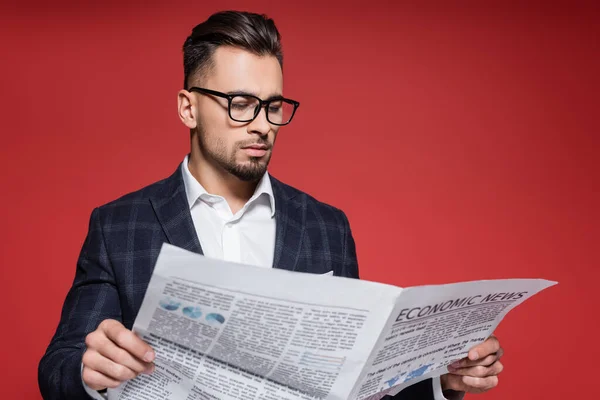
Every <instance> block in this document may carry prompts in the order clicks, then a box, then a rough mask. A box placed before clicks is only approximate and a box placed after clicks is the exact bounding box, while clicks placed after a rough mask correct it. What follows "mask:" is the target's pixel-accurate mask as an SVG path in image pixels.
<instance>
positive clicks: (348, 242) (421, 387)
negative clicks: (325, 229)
mask: <svg viewBox="0 0 600 400" xmlns="http://www.w3.org/2000/svg"><path fill="white" fill-rule="evenodd" d="M342 217H343V218H342V219H343V225H344V262H343V271H342V276H345V277H348V278H356V279H358V277H359V273H358V259H357V256H356V245H355V243H354V238H353V237H352V230H351V229H350V223H349V222H348V217H346V214H344V213H342ZM386 398H387V399H394V400H434V394H433V386H432V382H431V379H426V380H424V381H421V382H419V383H416V384H414V385H412V386H409V387H407V388H406V389H404V390H403V391H401V392H400V393H398V394H397V395H395V396H394V397H391V396H386Z"/></svg>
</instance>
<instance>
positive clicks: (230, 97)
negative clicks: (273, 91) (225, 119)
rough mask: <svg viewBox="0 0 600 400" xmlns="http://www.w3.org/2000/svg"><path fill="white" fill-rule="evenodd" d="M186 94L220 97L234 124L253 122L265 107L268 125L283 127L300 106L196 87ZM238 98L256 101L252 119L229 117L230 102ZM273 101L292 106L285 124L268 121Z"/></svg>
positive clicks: (282, 98)
mask: <svg viewBox="0 0 600 400" xmlns="http://www.w3.org/2000/svg"><path fill="white" fill-rule="evenodd" d="M188 92H198V93H204V94H210V95H213V96H217V97H221V98H223V99H227V114H229V118H231V119H232V120H234V121H236V122H245V123H248V122H252V121H254V120H255V119H256V117H258V114H260V110H261V108H263V107H265V114H266V116H267V121H269V123H270V124H273V125H277V126H284V125H287V124H289V123H290V122H292V119H293V118H294V114H296V110H297V109H298V107H299V106H300V103H299V102H297V101H296V100H292V99H286V98H285V97H274V98H272V99H268V100H263V99H261V98H258V97H256V96H254V95H252V94H247V93H235V94H227V93H223V92H217V91H216V90H211V89H205V88H201V87H196V86H193V87H191V88H189V89H188ZM238 96H244V97H252V98H253V99H256V100H257V101H258V105H257V106H256V108H255V109H254V116H253V117H252V119H249V120H239V119H235V118H233V116H232V115H231V102H232V100H233V99H234V98H235V97H238ZM274 101H283V102H285V103H288V104H291V105H293V106H294V109H293V110H292V115H290V118H289V119H288V120H287V122H285V123H283V124H278V123H275V122H273V121H271V120H270V119H269V104H271V103H272V102H274Z"/></svg>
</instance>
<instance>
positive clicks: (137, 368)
mask: <svg viewBox="0 0 600 400" xmlns="http://www.w3.org/2000/svg"><path fill="white" fill-rule="evenodd" d="M86 342H87V343H88V348H93V349H95V350H96V351H97V352H98V353H100V354H101V355H103V356H104V357H106V358H108V359H109V360H112V361H114V362H115V363H117V364H120V365H124V366H126V367H127V368H129V369H131V370H132V371H134V372H136V373H138V374H139V373H142V372H145V373H151V372H152V370H153V369H154V367H153V364H152V363H146V362H144V361H141V360H139V359H137V358H136V357H134V356H133V355H131V354H130V353H129V352H128V351H126V350H124V349H122V348H120V347H118V346H117V345H116V344H115V343H113V342H112V341H111V340H110V339H108V338H107V337H106V336H97V337H96V336H94V337H90V338H89V340H87V341H86Z"/></svg>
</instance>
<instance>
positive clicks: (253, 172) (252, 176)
mask: <svg viewBox="0 0 600 400" xmlns="http://www.w3.org/2000/svg"><path fill="white" fill-rule="evenodd" d="M229 172H230V173H231V174H233V175H234V176H236V177H237V178H238V179H240V180H242V181H246V182H251V181H258V180H260V179H261V178H262V177H263V176H264V175H265V172H267V164H266V163H261V164H260V165H257V164H256V163H252V164H245V165H244V164H238V165H236V166H235V168H232V169H231V170H229Z"/></svg>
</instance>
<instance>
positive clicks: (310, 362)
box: [108, 244, 556, 400]
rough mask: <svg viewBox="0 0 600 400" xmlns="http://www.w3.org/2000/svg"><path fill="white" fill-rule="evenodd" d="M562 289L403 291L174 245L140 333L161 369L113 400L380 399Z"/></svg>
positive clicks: (517, 285) (538, 282)
mask: <svg viewBox="0 0 600 400" xmlns="http://www.w3.org/2000/svg"><path fill="white" fill-rule="evenodd" d="M325 275H328V274H325ZM329 275H330V274H329ZM554 284H556V282H550V281H546V280H542V279H507V280H489V281H475V282H462V283H454V284H448V285H435V286H418V287H410V288H405V289H402V288H399V287H396V286H392V285H386V284H381V283H375V282H369V281H360V280H356V279H349V278H341V277H333V276H323V275H314V274H306V273H298V272H290V271H286V270H281V269H268V268H260V267H253V266H248V265H241V264H235V263H230V262H225V261H220V260H215V259H210V258H206V257H203V256H201V255H198V254H195V253H191V252H189V251H187V250H183V249H180V248H177V247H175V246H172V245H169V244H165V245H163V248H162V249H161V252H160V254H159V257H158V260H157V262H156V266H155V269H154V273H153V275H152V278H151V280H150V284H149V286H148V290H147V292H146V296H145V298H144V301H143V303H142V306H141V309H140V311H139V314H138V316H137V318H136V320H135V324H134V327H133V330H134V332H136V333H137V334H138V335H139V336H140V337H141V338H142V339H144V340H145V341H146V342H148V343H149V344H150V345H151V346H152V347H153V348H154V350H155V352H156V360H155V365H156V368H155V371H154V373H153V374H151V375H143V374H142V375H140V376H138V377H137V378H136V379H133V380H130V381H127V382H125V383H123V384H122V385H121V386H120V387H118V388H116V389H111V390H109V393H108V397H109V399H111V400H112V399H119V400H121V399H123V400H124V399H144V400H158V399H168V400H213V399H219V400H237V399H243V400H252V399H257V400H259V399H260V400H317V399H326V400H334V399H335V400H362V399H370V400H371V399H380V398H382V397H384V396H385V395H394V394H396V393H398V392H400V391H401V390H402V389H403V388H405V387H407V386H409V385H412V384H414V383H416V382H419V381H421V380H423V379H427V378H430V377H435V376H439V375H442V374H444V373H446V372H447V368H446V366H447V365H448V364H450V363H452V362H453V361H455V360H458V359H460V358H463V357H465V356H466V355H467V352H468V350H469V349H470V348H471V347H473V346H474V345H476V344H478V343H481V342H483V341H484V340H485V339H486V338H487V337H488V336H489V335H490V334H491V333H492V332H493V331H494V329H495V328H496V326H497V325H498V324H499V323H500V321H501V320H502V319H503V318H504V316H505V315H506V314H507V313H508V312H509V311H510V310H511V309H513V308H514V307H516V306H517V305H519V304H520V303H522V302H523V301H525V300H526V299H528V298H529V297H531V296H533V295H534V294H536V293H538V292H539V291H541V290H543V289H545V288H547V287H549V286H552V285H554Z"/></svg>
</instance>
